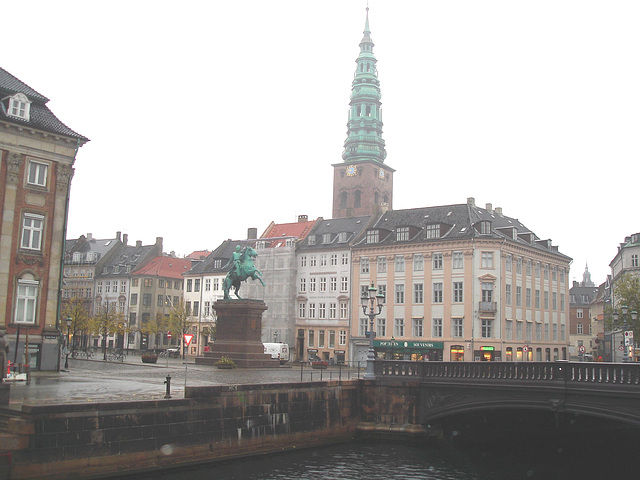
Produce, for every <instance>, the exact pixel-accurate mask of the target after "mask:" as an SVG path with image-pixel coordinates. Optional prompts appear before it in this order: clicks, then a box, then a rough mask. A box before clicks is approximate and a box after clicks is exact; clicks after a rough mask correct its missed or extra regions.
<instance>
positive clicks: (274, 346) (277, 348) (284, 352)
mask: <svg viewBox="0 0 640 480" xmlns="http://www.w3.org/2000/svg"><path fill="white" fill-rule="evenodd" d="M262 345H264V353H268V354H269V355H271V358H277V359H279V360H280V364H283V363H287V362H288V361H289V345H287V344H286V343H263V344H262Z"/></svg>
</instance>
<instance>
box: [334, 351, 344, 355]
mask: <svg viewBox="0 0 640 480" xmlns="http://www.w3.org/2000/svg"><path fill="white" fill-rule="evenodd" d="M333 353H336V354H338V355H340V354H342V355H344V353H345V351H344V350H334V351H333Z"/></svg>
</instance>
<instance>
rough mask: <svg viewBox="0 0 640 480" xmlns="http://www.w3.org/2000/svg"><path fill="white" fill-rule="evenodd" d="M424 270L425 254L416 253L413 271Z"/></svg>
mask: <svg viewBox="0 0 640 480" xmlns="http://www.w3.org/2000/svg"><path fill="white" fill-rule="evenodd" d="M423 270H424V256H423V255H421V254H416V255H414V256H413V271H414V272H422V271H423Z"/></svg>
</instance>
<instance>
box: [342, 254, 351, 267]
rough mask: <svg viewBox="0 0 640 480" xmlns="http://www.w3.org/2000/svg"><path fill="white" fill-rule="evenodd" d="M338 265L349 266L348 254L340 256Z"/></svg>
mask: <svg viewBox="0 0 640 480" xmlns="http://www.w3.org/2000/svg"><path fill="white" fill-rule="evenodd" d="M340 263H341V264H342V265H349V254H348V253H343V254H342V255H340Z"/></svg>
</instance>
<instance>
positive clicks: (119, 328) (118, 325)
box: [91, 302, 126, 360]
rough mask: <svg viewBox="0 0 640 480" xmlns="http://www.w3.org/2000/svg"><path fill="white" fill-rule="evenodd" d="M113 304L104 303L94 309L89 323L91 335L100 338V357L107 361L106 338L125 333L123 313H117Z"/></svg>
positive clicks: (115, 305)
mask: <svg viewBox="0 0 640 480" xmlns="http://www.w3.org/2000/svg"><path fill="white" fill-rule="evenodd" d="M117 307H118V306H117V304H116V303H115V302H113V303H109V302H106V303H104V304H103V305H100V306H98V307H97V308H96V312H95V314H94V316H93V319H92V321H91V324H92V331H93V333H97V334H99V335H101V336H102V355H103V358H104V360H106V359H107V336H109V335H114V334H119V335H124V334H125V332H126V321H125V316H124V314H123V313H121V312H119V311H118V308H117Z"/></svg>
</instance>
